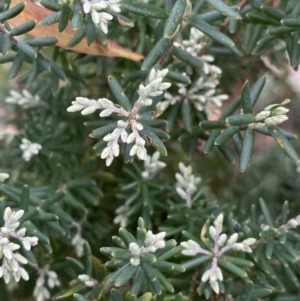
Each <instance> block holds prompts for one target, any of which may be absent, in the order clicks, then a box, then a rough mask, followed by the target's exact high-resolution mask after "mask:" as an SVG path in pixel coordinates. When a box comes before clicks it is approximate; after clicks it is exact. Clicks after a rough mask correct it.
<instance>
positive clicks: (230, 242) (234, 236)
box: [227, 233, 239, 246]
mask: <svg viewBox="0 0 300 301" xmlns="http://www.w3.org/2000/svg"><path fill="white" fill-rule="evenodd" d="M238 238H239V235H238V234H237V233H233V234H232V235H231V236H230V237H229V238H228V240H227V245H228V246H231V245H233V244H234V243H235V242H236V241H237V240H238Z"/></svg>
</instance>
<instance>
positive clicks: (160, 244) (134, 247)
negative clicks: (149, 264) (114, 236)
mask: <svg viewBox="0 0 300 301" xmlns="http://www.w3.org/2000/svg"><path fill="white" fill-rule="evenodd" d="M165 236H166V232H160V233H158V234H153V233H152V231H151V230H149V231H148V232H147V234H146V239H145V242H144V246H141V247H139V245H138V244H137V243H135V242H131V243H130V244H129V251H130V253H131V258H130V263H131V265H133V266H138V265H139V264H140V263H141V259H140V255H141V253H149V252H150V253H155V252H156V251H157V250H158V249H163V248H164V247H165V245H166V242H165V240H164V238H165Z"/></svg>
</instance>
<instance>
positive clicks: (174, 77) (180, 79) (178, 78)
mask: <svg viewBox="0 0 300 301" xmlns="http://www.w3.org/2000/svg"><path fill="white" fill-rule="evenodd" d="M166 79H169V80H171V81H174V82H177V83H180V84H184V85H188V84H190V83H191V80H190V78H189V77H188V76H186V75H182V74H181V73H178V72H174V71H172V70H169V71H168V74H167V75H166Z"/></svg>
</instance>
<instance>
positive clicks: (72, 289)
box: [52, 282, 86, 300]
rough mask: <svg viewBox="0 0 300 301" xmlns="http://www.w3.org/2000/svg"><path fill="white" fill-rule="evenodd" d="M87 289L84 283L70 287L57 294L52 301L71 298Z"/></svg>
mask: <svg viewBox="0 0 300 301" xmlns="http://www.w3.org/2000/svg"><path fill="white" fill-rule="evenodd" d="M85 287H86V286H85V284H84V283H82V282H80V283H77V284H76V285H74V286H71V287H68V288H66V289H64V290H62V291H60V292H59V293H57V294H55V295H54V296H53V297H52V300H60V299H64V298H67V297H70V296H72V295H74V294H75V293H77V292H79V291H81V290H82V289H83V288H85Z"/></svg>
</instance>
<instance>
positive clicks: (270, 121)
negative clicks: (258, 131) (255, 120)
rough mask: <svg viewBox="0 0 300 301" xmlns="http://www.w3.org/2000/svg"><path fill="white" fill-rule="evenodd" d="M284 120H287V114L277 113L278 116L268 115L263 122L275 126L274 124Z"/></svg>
mask: <svg viewBox="0 0 300 301" xmlns="http://www.w3.org/2000/svg"><path fill="white" fill-rule="evenodd" d="M286 120H288V117H287V116H285V115H279V116H272V117H268V118H266V119H265V120H264V122H265V124H266V125H268V126H276V125H278V124H281V123H282V122H284V121H286Z"/></svg>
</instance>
